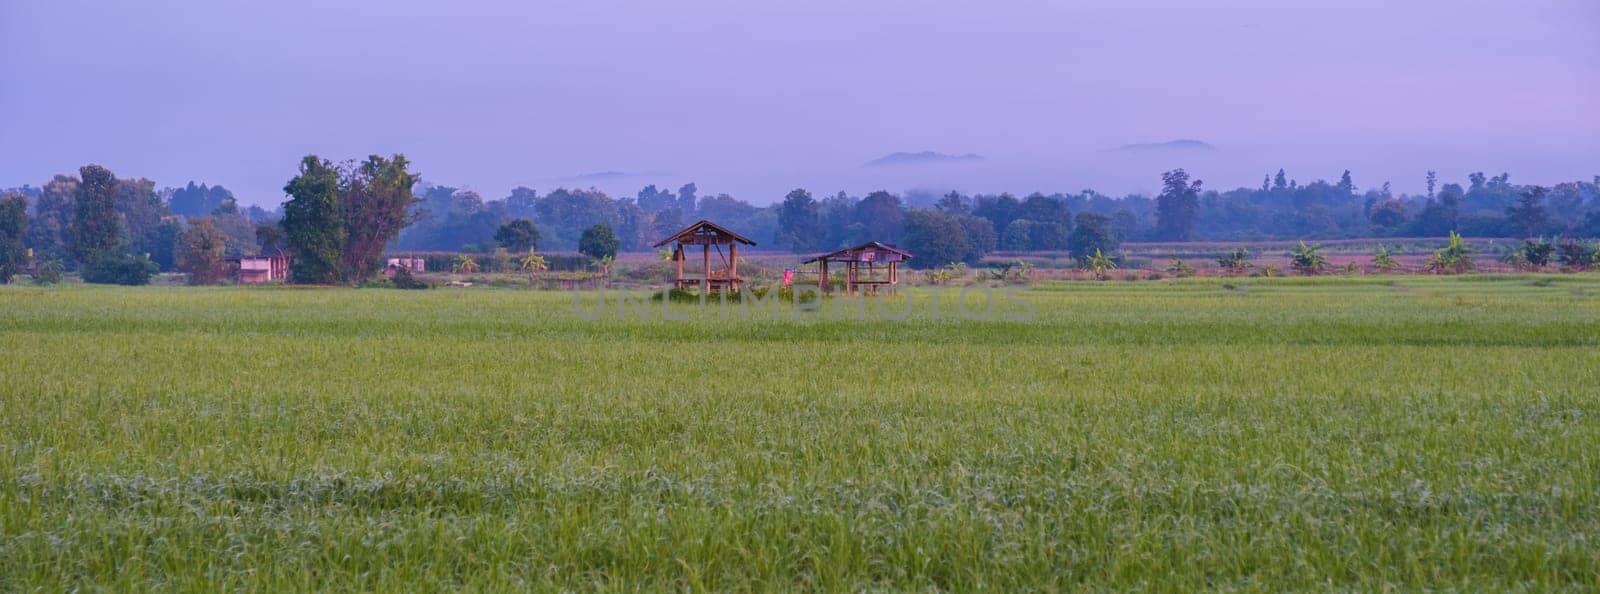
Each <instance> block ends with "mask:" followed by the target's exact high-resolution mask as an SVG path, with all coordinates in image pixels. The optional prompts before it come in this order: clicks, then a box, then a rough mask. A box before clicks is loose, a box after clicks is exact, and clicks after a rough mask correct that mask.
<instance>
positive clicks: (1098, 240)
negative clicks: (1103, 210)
mask: <svg viewBox="0 0 1600 594" xmlns="http://www.w3.org/2000/svg"><path fill="white" fill-rule="evenodd" d="M1073 222H1074V223H1075V224H1074V225H1073V228H1072V235H1070V236H1068V238H1067V250H1068V251H1069V252H1071V254H1072V257H1073V258H1074V259H1076V260H1077V261H1078V262H1079V263H1083V262H1087V261H1089V256H1090V255H1091V254H1094V253H1095V252H1105V253H1108V254H1115V253H1117V249H1118V248H1120V247H1121V242H1119V241H1117V234H1116V232H1115V231H1113V230H1112V229H1111V219H1110V218H1108V217H1106V216H1104V215H1098V214H1094V213H1091V212H1080V213H1078V216H1077V217H1076V219H1075V220H1074V221H1073Z"/></svg>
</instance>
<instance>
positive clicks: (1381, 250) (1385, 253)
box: [1372, 243, 1400, 272]
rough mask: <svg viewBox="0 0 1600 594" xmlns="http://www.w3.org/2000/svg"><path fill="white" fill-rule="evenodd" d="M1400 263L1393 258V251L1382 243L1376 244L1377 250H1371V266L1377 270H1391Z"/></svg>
mask: <svg viewBox="0 0 1600 594" xmlns="http://www.w3.org/2000/svg"><path fill="white" fill-rule="evenodd" d="M1399 267H1400V263H1399V262H1396V261H1395V260H1394V252H1391V251H1389V248H1388V247H1387V246H1385V245H1383V244H1381V243H1380V244H1378V251H1375V252H1372V268H1373V269H1374V270H1377V271H1379V272H1393V271H1394V269H1396V268H1399Z"/></svg>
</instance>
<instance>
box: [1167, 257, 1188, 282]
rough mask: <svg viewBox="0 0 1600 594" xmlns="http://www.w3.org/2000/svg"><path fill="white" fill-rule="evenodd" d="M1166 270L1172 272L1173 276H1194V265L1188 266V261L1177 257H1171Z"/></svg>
mask: <svg viewBox="0 0 1600 594" xmlns="http://www.w3.org/2000/svg"><path fill="white" fill-rule="evenodd" d="M1167 272H1170V273H1172V275H1173V276H1176V277H1178V278H1186V277H1190V276H1194V267H1193V266H1190V265H1189V263H1188V262H1184V261H1183V260H1180V259H1178V258H1173V259H1172V260H1171V261H1169V262H1167Z"/></svg>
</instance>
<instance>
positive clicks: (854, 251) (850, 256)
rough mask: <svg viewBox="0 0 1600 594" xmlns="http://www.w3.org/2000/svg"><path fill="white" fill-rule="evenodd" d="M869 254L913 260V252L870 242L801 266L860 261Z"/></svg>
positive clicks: (808, 261) (829, 253)
mask: <svg viewBox="0 0 1600 594" xmlns="http://www.w3.org/2000/svg"><path fill="white" fill-rule="evenodd" d="M867 252H875V253H882V252H889V253H894V254H899V255H900V257H902V258H904V259H907V260H910V259H911V252H908V251H905V250H902V249H900V248H897V247H894V246H892V245H889V244H886V243H879V242H876V241H869V242H866V243H863V244H861V245H858V246H853V247H847V248H844V249H842V250H837V251H832V252H828V253H826V254H822V255H820V256H816V257H814V258H811V259H810V260H806V261H804V262H801V264H810V263H812V262H817V261H821V260H828V261H833V262H840V261H851V260H858V259H860V257H861V254H864V253H867Z"/></svg>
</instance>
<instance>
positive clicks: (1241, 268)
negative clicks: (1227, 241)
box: [1217, 248, 1255, 274]
mask: <svg viewBox="0 0 1600 594" xmlns="http://www.w3.org/2000/svg"><path fill="white" fill-rule="evenodd" d="M1217 266H1220V267H1222V269H1223V270H1226V271H1228V272H1229V273H1231V274H1244V273H1245V272H1246V271H1248V270H1250V269H1251V268H1253V267H1254V266H1255V264H1253V263H1251V262H1250V250H1248V249H1245V248H1234V249H1231V250H1228V251H1227V253H1224V254H1222V255H1221V256H1218V257H1217Z"/></svg>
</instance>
